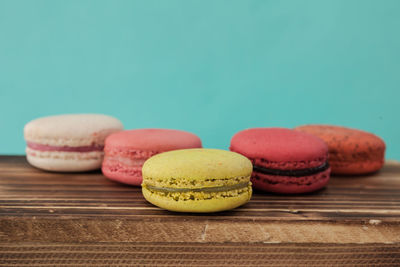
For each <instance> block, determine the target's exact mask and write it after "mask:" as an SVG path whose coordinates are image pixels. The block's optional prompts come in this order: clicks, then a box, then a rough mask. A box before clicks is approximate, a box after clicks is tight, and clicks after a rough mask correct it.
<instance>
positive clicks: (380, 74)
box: [0, 0, 400, 159]
mask: <svg viewBox="0 0 400 267" xmlns="http://www.w3.org/2000/svg"><path fill="white" fill-rule="evenodd" d="M399 14H400V1H399V0H392V1H390V0H379V1H378V0H376V1H368V0H359V1H354V0H353V1H352V0H344V1H340V0H332V1H323V0H315V1H306V0H293V1H288V0H286V1H285V0H282V1H267V0H260V1H245V0H241V1H233V0H227V1H220V0H212V1H206V0H198V1H188V0H182V1H176V0H159V1H151V0H150V1H149V0H143V1H111V0H110V1H100V0H95V1H82V0H79V1H74V0H70V1H56V0H50V1H18V0H10V1H2V0H0V104H1V105H0V114H1V115H0V125H1V134H0V136H1V137H2V139H1V140H2V141H1V145H0V153H1V154H22V153H24V146H25V143H24V140H23V135H22V129H23V126H24V124H25V123H27V122H28V121H30V120H31V119H34V118H37V117H40V116H45V115H52V114H61V113H82V112H94V113H105V114H110V115H113V116H116V117H118V118H119V119H121V121H122V122H123V123H124V124H125V128H128V129H129V128H143V127H160V128H175V129H184V130H188V131H192V132H194V133H197V134H198V135H199V136H200V137H201V138H202V140H203V143H204V146H205V147H216V148H227V147H228V145H229V141H230V138H231V136H232V135H233V134H234V133H235V132H236V131H238V130H241V129H244V128H249V127H256V126H259V127H260V126H264V127H271V126H283V127H294V126H296V125H300V124H306V123H325V124H337V125H345V126H350V127H355V128H360V129H364V130H367V131H371V132H374V133H376V134H378V135H380V136H382V137H383V138H384V140H385V141H386V143H387V146H388V149H387V158H395V159H400V146H399V137H400V127H399V119H398V116H399V114H400V105H399V97H400V86H399V85H400V15H399Z"/></svg>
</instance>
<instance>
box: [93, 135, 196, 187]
mask: <svg viewBox="0 0 400 267" xmlns="http://www.w3.org/2000/svg"><path fill="white" fill-rule="evenodd" d="M201 147H202V145H201V140H200V138H199V137H198V136H196V135H194V134H192V133H189V132H185V131H180V130H171V129H137V130H128V131H121V132H118V133H115V134H112V135H110V136H108V138H107V139H106V141H105V147H104V152H105V156H104V161H103V164H102V168H101V169H102V171H103V174H104V175H105V176H106V177H108V178H109V179H111V180H114V181H117V182H120V183H124V184H130V185H140V184H141V183H142V166H143V163H144V162H145V161H146V160H147V159H148V158H150V157H152V156H154V155H156V154H158V153H161V152H166V151H170V150H177V149H186V148H201Z"/></svg>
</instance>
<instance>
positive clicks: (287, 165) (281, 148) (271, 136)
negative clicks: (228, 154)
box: [230, 128, 328, 170]
mask: <svg viewBox="0 0 400 267" xmlns="http://www.w3.org/2000/svg"><path fill="white" fill-rule="evenodd" d="M230 150H231V151H235V152H237V153H240V154H242V155H244V156H246V157H248V158H250V159H251V160H252V162H253V163H254V164H257V165H258V166H261V167H265V168H273V169H282V170H285V169H304V168H313V167H317V166H319V165H321V164H323V163H324V162H325V161H326V159H327V152H328V147H327V145H326V144H325V143H324V142H323V141H322V140H321V139H319V138H318V137H315V136H313V135H311V134H308V133H301V132H297V131H293V130H291V129H285V128H252V129H247V130H243V131H240V132H238V133H236V134H235V135H234V136H233V137H232V140H231V145H230Z"/></svg>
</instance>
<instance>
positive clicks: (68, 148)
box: [27, 142, 104, 152]
mask: <svg viewBox="0 0 400 267" xmlns="http://www.w3.org/2000/svg"><path fill="white" fill-rule="evenodd" d="M27 146H28V147H29V148H31V149H34V150H38V151H65V152H92V151H103V148H104V146H100V145H91V146H75V147H72V146H49V145H42V144H38V143H33V142H27Z"/></svg>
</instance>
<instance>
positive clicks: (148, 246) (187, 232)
mask: <svg viewBox="0 0 400 267" xmlns="http://www.w3.org/2000/svg"><path fill="white" fill-rule="evenodd" d="M113 264H114V265H121V266H132V265H135V264H136V265H141V266H143V265H170V266H177V265H182V266H188V265H190V266H193V265H196V266H201V265H213V266H224V265H229V266H232V265H252V266H261V265H267V264H268V265H270V264H273V265H282V266H289V265H294V266H299V265H307V266H310V265H315V266H317V265H338V266H343V265H352V266H354V265H357V264H358V265H362V266H366V265H377V264H379V265H387V266H395V265H400V163H398V162H394V161H389V162H387V163H386V164H385V166H384V168H383V169H382V170H381V171H380V172H378V173H376V174H373V175H369V176H358V177H344V176H342V177H332V178H331V180H330V182H329V184H328V187H327V188H325V189H323V190H321V191H318V192H316V193H312V194H305V195H291V196H288V195H274V194H268V193H262V192H255V193H254V195H253V197H252V199H251V201H250V202H249V203H248V204H246V205H244V206H242V207H240V208H237V209H235V210H233V211H227V212H222V213H216V214H186V213H173V212H169V211H165V210H161V209H159V208H157V207H155V206H152V205H151V204H149V203H147V202H146V201H145V200H144V198H143V197H142V194H141V190H140V188H138V187H131V186H125V185H120V184H117V183H114V182H112V181H109V180H107V179H106V178H105V177H104V176H103V175H102V174H101V173H100V172H90V173H78V174H70V173H69V174H60V173H51V172H43V171H40V170H37V169H35V168H33V167H31V166H30V165H29V164H28V163H27V162H26V160H25V158H24V157H23V156H0V266H13V265H18V266H24V265H30V266H36V265H37V266H39V265H40V266H54V265H65V266H89V265H103V266H110V265H113Z"/></svg>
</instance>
